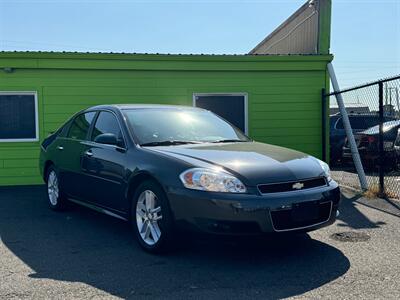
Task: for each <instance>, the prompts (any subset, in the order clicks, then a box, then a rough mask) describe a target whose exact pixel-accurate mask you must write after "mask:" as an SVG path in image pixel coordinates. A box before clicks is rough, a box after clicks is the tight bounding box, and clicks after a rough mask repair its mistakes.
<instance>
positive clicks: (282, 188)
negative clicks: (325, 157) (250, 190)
mask: <svg viewBox="0 0 400 300" xmlns="http://www.w3.org/2000/svg"><path fill="white" fill-rule="evenodd" d="M326 185H327V182H326V179H325V177H318V178H311V179H303V180H298V181H290V182H281V183H269V184H260V185H258V190H259V191H260V193H261V194H269V193H281V192H292V191H298V190H306V189H311V188H316V187H321V186H326ZM296 187H297V188H296Z"/></svg>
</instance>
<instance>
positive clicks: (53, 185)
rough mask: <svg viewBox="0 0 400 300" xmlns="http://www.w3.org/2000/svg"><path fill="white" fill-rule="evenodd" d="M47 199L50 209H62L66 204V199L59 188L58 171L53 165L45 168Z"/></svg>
mask: <svg viewBox="0 0 400 300" xmlns="http://www.w3.org/2000/svg"><path fill="white" fill-rule="evenodd" d="M46 184H47V200H48V204H49V206H50V208H51V209H53V210H63V209H65V206H66V200H65V198H64V196H63V193H62V191H61V188H60V180H59V177H58V173H57V171H56V169H55V168H54V167H53V166H50V167H49V169H48V170H47V176H46Z"/></svg>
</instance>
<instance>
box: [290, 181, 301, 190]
mask: <svg viewBox="0 0 400 300" xmlns="http://www.w3.org/2000/svg"><path fill="white" fill-rule="evenodd" d="M303 187H304V183H301V182H296V183H295V184H293V185H292V188H293V189H295V190H301V189H302V188H303Z"/></svg>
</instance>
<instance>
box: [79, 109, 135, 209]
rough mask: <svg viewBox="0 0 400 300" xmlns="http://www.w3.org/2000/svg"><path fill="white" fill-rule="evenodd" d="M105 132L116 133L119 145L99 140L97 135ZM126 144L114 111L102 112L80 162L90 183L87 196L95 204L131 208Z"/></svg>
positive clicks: (86, 180) (114, 207) (86, 181)
mask: <svg viewBox="0 0 400 300" xmlns="http://www.w3.org/2000/svg"><path fill="white" fill-rule="evenodd" d="M104 133H112V134H115V135H116V136H117V138H118V140H119V144H118V145H107V144H100V143H96V142H95V139H96V137H97V136H98V135H100V134H104ZM125 145H126V143H125V141H124V137H123V133H122V131H121V127H120V124H119V121H118V119H117V116H116V115H115V114H114V113H113V112H111V111H101V112H100V113H99V115H98V116H97V118H96V120H95V123H94V126H93V129H92V132H91V136H90V141H88V142H86V143H85V150H84V154H83V156H82V165H81V167H82V173H83V174H85V180H84V181H85V183H86V185H87V189H86V198H87V199H89V201H90V202H92V203H94V204H96V205H99V206H103V207H107V208H111V209H114V210H118V211H120V212H125V211H126V210H127V209H128V207H127V203H126V201H124V199H125V198H124V192H125V187H126V183H125V170H126V168H125V166H126V159H127V158H126V149H125V147H126V146H125Z"/></svg>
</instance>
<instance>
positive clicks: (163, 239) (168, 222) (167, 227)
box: [130, 180, 173, 253]
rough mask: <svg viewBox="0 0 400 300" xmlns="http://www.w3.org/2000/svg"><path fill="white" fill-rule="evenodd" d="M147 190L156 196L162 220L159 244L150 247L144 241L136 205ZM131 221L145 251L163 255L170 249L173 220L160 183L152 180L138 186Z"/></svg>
mask: <svg viewBox="0 0 400 300" xmlns="http://www.w3.org/2000/svg"><path fill="white" fill-rule="evenodd" d="M145 190H150V191H152V192H153V193H154V194H155V195H156V197H157V200H158V201H159V204H160V206H161V214H162V219H161V220H160V221H159V227H160V231H161V236H160V239H159V240H158V241H157V243H155V244H154V245H148V244H147V243H146V242H145V241H143V239H142V237H141V236H140V233H139V230H138V227H137V223H136V205H137V202H138V200H139V196H140V194H141V193H142V192H144V191H145ZM130 220H131V223H132V228H133V230H134V232H135V235H136V238H137V240H138V242H139V244H140V246H141V247H142V248H143V249H145V250H146V251H148V252H150V253H162V252H165V251H167V250H168V249H169V248H170V246H171V242H172V236H173V220H172V215H171V212H170V208H169V203H168V198H167V196H166V195H165V192H164V190H163V189H162V187H161V186H160V185H159V184H158V183H156V182H155V181H152V180H148V181H144V182H143V183H141V184H140V185H139V186H138V188H137V189H136V191H135V193H134V196H133V198H132V205H131V216H130Z"/></svg>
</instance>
